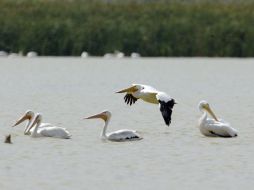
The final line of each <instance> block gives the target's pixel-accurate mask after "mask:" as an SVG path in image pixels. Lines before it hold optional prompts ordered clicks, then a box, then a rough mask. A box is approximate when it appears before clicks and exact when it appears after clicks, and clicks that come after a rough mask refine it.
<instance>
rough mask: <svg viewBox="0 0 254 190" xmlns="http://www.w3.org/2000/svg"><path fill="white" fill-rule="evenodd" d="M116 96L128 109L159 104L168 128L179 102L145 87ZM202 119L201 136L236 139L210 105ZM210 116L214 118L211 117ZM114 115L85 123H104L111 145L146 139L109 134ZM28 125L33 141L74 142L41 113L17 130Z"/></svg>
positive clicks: (28, 115)
mask: <svg viewBox="0 0 254 190" xmlns="http://www.w3.org/2000/svg"><path fill="white" fill-rule="evenodd" d="M116 93H125V96H124V101H125V103H126V104H127V105H130V106H131V105H133V104H135V102H136V101H138V100H139V99H141V100H143V101H144V102H148V103H152V104H158V105H159V110H160V112H161V115H162V117H163V119H164V122H165V124H166V125H167V126H169V125H170V123H171V116H172V111H173V107H174V105H175V104H177V102H176V101H175V99H173V98H171V97H170V96H169V95H168V94H166V93H165V92H162V91H158V90H156V89H155V88H153V87H151V86H148V85H143V84H132V85H131V86H130V87H128V88H125V89H122V90H119V91H117V92H116ZM198 108H199V110H200V111H201V113H202V115H201V117H200V118H199V120H198V126H199V130H200V132H201V133H202V134H203V135H204V136H209V137H236V136H237V134H238V132H237V130H236V129H234V128H232V127H231V126H230V124H229V123H227V122H226V121H224V120H222V119H219V118H217V116H216V115H215V113H214V112H213V111H212V109H211V107H210V105H209V104H208V102H206V101H204V100H202V101H200V103H199V105H198ZM208 114H209V115H210V116H211V117H208ZM111 115H112V114H111V112H110V111H107V110H105V111H103V112H101V113H98V114H95V115H92V116H89V117H86V118H84V119H102V120H103V121H104V122H105V124H104V127H103V130H102V133H101V138H102V139H103V140H109V141H117V142H122V141H134V140H141V139H143V137H142V136H141V135H140V134H139V133H138V132H137V131H136V130H131V129H121V130H117V131H113V132H107V127H108V124H109V122H110V119H111ZM24 121H27V124H26V126H25V130H24V135H29V136H30V137H32V138H37V137H55V138H62V139H69V138H71V134H70V132H69V131H68V130H67V129H65V128H63V127H58V126H55V125H53V124H50V123H42V115H41V114H40V113H36V114H35V113H34V112H33V111H31V110H28V111H26V112H25V114H24V115H23V116H21V117H20V118H19V119H18V120H17V121H16V123H15V124H14V125H13V127H15V126H17V125H19V124H21V123H23V122H24ZM5 143H12V142H11V136H10V135H8V136H6V138H5Z"/></svg>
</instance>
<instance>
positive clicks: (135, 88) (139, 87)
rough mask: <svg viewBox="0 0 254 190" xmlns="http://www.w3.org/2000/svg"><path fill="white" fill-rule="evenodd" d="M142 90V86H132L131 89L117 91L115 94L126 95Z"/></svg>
mask: <svg viewBox="0 0 254 190" xmlns="http://www.w3.org/2000/svg"><path fill="white" fill-rule="evenodd" d="M142 89H144V87H143V85H140V84H132V86H131V87H129V88H125V89H123V90H120V91H117V92H116V93H124V92H127V93H134V92H137V91H140V90H142Z"/></svg>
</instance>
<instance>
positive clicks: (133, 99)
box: [124, 93, 138, 106]
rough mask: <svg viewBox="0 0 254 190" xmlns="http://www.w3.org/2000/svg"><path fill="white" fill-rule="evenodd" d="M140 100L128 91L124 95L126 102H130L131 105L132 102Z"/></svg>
mask: <svg viewBox="0 0 254 190" xmlns="http://www.w3.org/2000/svg"><path fill="white" fill-rule="evenodd" d="M137 100H138V98H135V97H134V96H133V95H132V94H129V93H127V94H126V95H125V96H124V101H125V103H126V104H130V106H131V105H132V104H134V103H135V102H136V101H137Z"/></svg>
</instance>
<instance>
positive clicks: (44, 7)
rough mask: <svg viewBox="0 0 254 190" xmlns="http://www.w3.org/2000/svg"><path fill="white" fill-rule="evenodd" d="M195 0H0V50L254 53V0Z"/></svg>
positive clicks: (184, 54)
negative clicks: (188, 0) (201, 0)
mask: <svg viewBox="0 0 254 190" xmlns="http://www.w3.org/2000/svg"><path fill="white" fill-rule="evenodd" d="M139 2H147V1H144V0H143V1H139ZM193 2H194V3H190V2H188V3H187V2H185V1H181V2H176V1H172V2H171V3H169V2H168V1H158V2H157V3H156V2H155V1H151V2H150V1H149V3H138V2H134V1H127V2H124V3H120V2H119V1H118V2H115V1H85V0H84V1H82V0H76V1H74V0H73V1H71V0H63V1H50V0H34V1H31V0H22V1H9V0H0V17H1V18H3V19H1V20H0V25H1V27H0V51H5V52H7V53H20V54H22V55H26V54H27V53H28V52H30V51H35V52H37V53H38V55H40V56H45V55H46V56H80V55H81V54H82V52H84V51H85V52H87V53H88V55H91V56H104V55H105V54H107V53H110V54H114V52H123V53H124V56H130V55H131V54H132V53H138V54H140V56H142V57H143V56H144V57H254V45H253V44H254V43H253V40H254V29H253V20H254V14H253V10H254V2H251V1H240V2H239V1H224V2H221V1H220V2H218V1H217V2H212V1H208V0H207V1H205V2H204V1H203V2H200V1H193ZM225 2H226V3H225Z"/></svg>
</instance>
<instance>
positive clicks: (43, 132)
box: [28, 113, 71, 139]
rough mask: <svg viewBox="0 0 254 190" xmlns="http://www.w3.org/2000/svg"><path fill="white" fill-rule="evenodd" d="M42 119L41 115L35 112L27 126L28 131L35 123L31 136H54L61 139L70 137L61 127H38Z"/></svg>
mask: <svg viewBox="0 0 254 190" xmlns="http://www.w3.org/2000/svg"><path fill="white" fill-rule="evenodd" d="M41 121H42V115H41V114H39V113H38V114H37V115H36V116H35V118H34V121H33V123H32V124H31V125H30V127H29V128H28V131H30V130H31V129H32V128H33V126H34V125H35V128H34V130H33V131H31V137H55V138H62V139H69V138H70V137H71V135H70V133H69V132H68V131H67V130H66V129H65V128H62V127H57V126H53V125H52V124H51V126H49V127H46V126H44V127H40V125H41V124H42V123H41Z"/></svg>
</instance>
